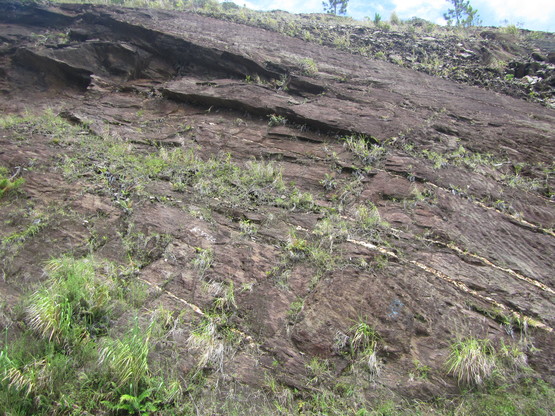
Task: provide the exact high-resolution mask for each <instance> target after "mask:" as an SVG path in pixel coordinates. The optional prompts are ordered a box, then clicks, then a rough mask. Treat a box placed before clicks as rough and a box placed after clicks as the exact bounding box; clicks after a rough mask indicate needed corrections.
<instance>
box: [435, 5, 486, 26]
mask: <svg viewBox="0 0 555 416" xmlns="http://www.w3.org/2000/svg"><path fill="white" fill-rule="evenodd" d="M448 1H449V3H451V4H452V5H453V8H452V9H449V10H447V13H444V14H443V17H444V19H445V20H447V24H448V25H452V24H453V23H454V24H455V26H459V27H469V26H478V25H480V24H481V23H482V21H481V20H480V17H479V16H478V10H476V9H474V8H473V7H472V6H471V5H470V1H469V0H448Z"/></svg>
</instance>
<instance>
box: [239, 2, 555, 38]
mask: <svg viewBox="0 0 555 416" xmlns="http://www.w3.org/2000/svg"><path fill="white" fill-rule="evenodd" d="M235 1H236V3H237V4H239V5H241V6H242V5H243V4H246V5H247V7H249V8H252V9H255V10H276V9H279V10H286V11H289V12H291V13H322V12H323V10H324V9H323V7H322V0H248V1H242V0H235ZM470 4H471V5H472V7H474V8H475V9H478V14H479V15H480V17H481V18H482V21H483V24H484V25H486V26H499V25H502V23H503V21H504V20H507V21H508V22H509V23H510V24H517V23H522V25H523V27H524V28H529V29H535V30H548V31H554V30H555V1H554V0H528V1H527V2H523V1H522V0H470ZM450 6H451V4H450V3H449V2H448V1H447V0H370V1H369V0H349V7H348V9H347V14H348V15H349V16H352V17H354V18H357V19H362V18H364V17H365V16H370V17H372V16H373V15H374V13H380V14H381V15H382V18H383V19H388V18H389V15H390V14H391V12H393V11H395V12H396V13H397V15H398V16H399V17H400V18H401V19H409V18H411V17H413V16H416V17H420V18H422V19H426V20H429V21H431V22H435V23H439V24H444V23H445V20H444V19H443V13H445V12H446V11H447V9H448V8H449V7H450Z"/></svg>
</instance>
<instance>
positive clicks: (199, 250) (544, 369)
mask: <svg viewBox="0 0 555 416" xmlns="http://www.w3.org/2000/svg"><path fill="white" fill-rule="evenodd" d="M0 42H1V45H0V65H1V66H0V76H1V77H0V90H1V94H2V100H1V101H0V107H1V110H2V112H3V117H2V122H1V123H0V165H1V166H3V167H5V168H7V169H8V174H7V176H9V177H11V178H12V180H13V179H15V178H18V177H21V178H24V179H25V183H24V184H23V185H22V186H21V188H20V189H19V191H18V192H15V193H10V194H9V195H6V196H4V197H2V200H1V201H0V207H1V211H2V226H1V228H0V237H2V243H1V246H0V250H1V251H0V253H1V261H2V263H1V270H2V276H3V279H2V281H0V290H1V291H2V298H3V299H4V300H5V304H4V306H3V309H2V310H3V314H2V321H0V323H1V324H2V326H3V327H4V328H8V329H9V332H10V334H16V333H18V332H21V331H23V330H24V328H25V325H26V324H25V322H26V320H25V318H24V317H20V318H18V317H17V316H18V315H17V308H16V306H15V305H17V303H18V301H19V299H20V298H21V297H22V296H23V295H24V294H25V293H26V292H28V291H29V290H30V289H31V290H33V289H34V288H36V287H37V286H36V285H37V284H39V283H40V282H41V281H44V280H45V279H46V276H45V274H44V273H43V271H42V270H43V267H44V264H45V261H47V260H48V259H51V258H55V257H60V256H63V255H66V254H71V255H72V256H75V257H76V258H79V257H83V256H86V255H87V254H89V253H93V254H94V256H95V257H96V258H98V259H106V260H109V261H112V262H115V263H116V264H120V265H125V266H126V267H127V269H126V270H127V272H126V273H127V274H126V275H125V276H126V277H125V279H131V280H133V281H134V282H142V284H145V285H146V287H147V297H146V299H145V300H144V304H142V305H143V306H142V309H141V311H142V312H141V313H146V311H152V310H154V309H156V308H157V307H160V306H163V308H165V309H166V310H169V311H170V312H171V317H172V319H173V322H174V325H173V327H172V330H171V334H169V335H168V341H167V344H169V345H171V351H173V353H172V354H174V355H171V354H170V352H167V351H166V350H165V349H164V348H163V347H162V346H160V347H159V348H158V349H157V351H156V354H158V355H162V356H164V355H168V356H170V355H171V357H172V358H171V359H172V360H173V361H172V363H173V368H174V369H177V370H178V371H179V373H180V374H181V375H182V376H183V377H185V375H187V374H191V373H194V369H195V368H197V367H198V366H199V365H200V366H201V367H202V368H201V369H202V370H203V371H204V374H205V375H206V376H207V377H208V378H209V380H211V381H210V382H213V383H218V382H219V383H220V384H219V386H220V387H221V389H222V390H221V391H222V392H227V393H226V394H229V392H230V391H246V392H251V393H249V394H253V395H254V393H252V392H258V393H260V396H256V397H257V399H256V400H260V401H263V400H262V399H261V398H260V397H262V396H264V397H267V396H266V395H270V396H271V395H272V394H274V395H275V397H278V399H275V400H277V402H279V403H280V404H281V405H282V406H285V407H286V406H289V405H290V406H292V408H296V409H297V410H299V411H301V413H302V408H301V407H302V405H301V404H299V403H297V404H296V405H293V404H291V403H290V402H289V401H288V400H289V399H287V397H289V396H287V394H286V393H284V392H285V391H289V390H287V389H294V390H291V391H295V392H296V393H295V394H294V395H293V396H292V397H293V398H294V399H295V400H297V399H299V397H303V395H304V394H313V393H319V392H321V391H324V389H325V388H330V389H331V388H332V387H330V386H337V385H339V384H340V383H343V384H344V385H347V384H349V385H351V384H352V385H354V386H356V391H357V396H356V397H357V398H356V400H355V399H354V398H351V399H349V400H351V401H352V402H353V403H355V402H356V403H359V401H360V402H361V403H362V402H363V401H364V400H369V399H370V398H373V397H374V396H377V395H382V394H385V393H384V392H388V393H387V394H392V395H393V396H394V397H402V398H408V399H412V398H416V399H419V400H430V399H432V398H434V397H447V396H451V395H454V394H456V393H457V392H458V391H459V387H460V386H459V383H457V380H456V379H455V377H454V376H453V374H449V373H448V371H447V370H448V369H447V368H446V365H445V363H446V360H447V358H448V356H449V353H450V346H451V345H453V343H454V342H455V341H456V340H458V339H459V340H460V339H467V338H468V337H476V338H477V339H489V340H491V343H492V345H495V346H496V348H497V347H498V346H500V345H503V344H505V345H516V346H518V349H519V351H521V354H524V355H522V356H520V355H519V357H521V358H522V357H523V359H526V361H527V362H528V364H529V366H530V367H531V369H532V371H533V374H535V375H536V376H537V377H540V378H542V379H544V380H545V381H546V382H548V383H551V384H552V383H554V382H555V380H554V379H553V372H552V364H553V361H554V358H555V357H554V351H555V337H554V334H553V327H554V326H555V309H554V308H553V303H554V290H555V288H554V282H553V273H552V270H553V263H554V256H555V254H554V253H555V234H554V232H553V227H554V225H555V209H554V206H553V187H554V186H555V179H554V178H553V176H554V160H553V157H554V148H555V146H554V144H555V140H554V139H555V137H554V129H555V114H554V112H553V110H552V109H549V108H546V107H544V106H541V105H539V104H537V103H531V102H527V101H524V100H518V99H515V98H512V97H509V96H507V95H503V94H497V93H492V92H491V91H488V90H486V89H481V88H478V87H472V86H466V85H462V84H458V83H454V82H452V81H448V80H444V79H441V78H438V77H432V76H429V75H427V74H424V73H422V72H417V71H413V70H410V69H406V68H402V67H399V66H397V65H393V64H391V63H387V62H383V61H380V60H372V59H369V58H366V57H362V56H357V55H351V54H347V53H344V52H341V51H337V50H334V49H331V48H328V47H325V46H318V45H314V44H311V43H308V42H305V41H302V40H299V39H295V38H290V37H286V36H282V35H280V34H277V33H274V32H270V31H265V30H262V29H256V28H247V27H245V26H242V25H238V24H234V23H230V22H224V21H220V20H215V19H211V18H208V17H201V16H197V15H193V14H189V13H178V12H168V11H156V10H142V9H141V10H138V9H137V10H133V9H118V8H109V7H102V6H90V5H69V4H68V5H33V4H25V5H23V4H20V3H17V2H10V1H2V2H0ZM129 270H131V271H129ZM223 293H227V294H228V296H227V297H226V296H224V295H223ZM230 294H233V295H234V296H230ZM222 299H224V300H225V299H227V304H226V306H225V308H224V306H222V302H224V301H223V300H222ZM224 303H225V302H224ZM218 305H220V306H221V307H220V308H219V307H218ZM224 309H225V311H226V312H225V314H224V313H223V311H224ZM218 310H219V311H221V312H222V313H221V314H220V315H217V314H215V312H214V311H218ZM222 315H225V325H224V324H222V320H224V318H222ZM127 319H129V313H125V312H122V315H121V316H118V317H116V318H114V319H113V322H112V324H111V325H112V326H113V327H114V328H117V327H118V325H123V323H124V322H126V320H127ZM206 320H208V321H210V322H215V325H216V327H217V328H219V329H217V330H216V332H217V331H218V330H221V331H223V330H224V329H225V330H231V331H232V333H233V334H234V337H233V340H229V339H228V337H226V336H224V335H219V336H216V337H215V340H217V341H214V342H219V343H221V350H222V356H221V357H220V359H215V358H214V357H212V358H211V359H209V360H207V361H203V360H202V358H199V355H202V351H198V350H195V348H194V347H193V346H192V345H191V342H190V339H191V338H190V334H191V333H192V331H194V330H195V328H198V325H199V322H206ZM361 323H364V324H365V325H367V326H368V328H372V331H373V332H372V333H373V334H374V335H372V336H370V335H368V339H371V340H372V341H371V344H372V346H373V349H374V351H375V353H376V354H375V355H374V356H373V359H374V360H375V361H374V362H373V363H370V364H369V363H366V364H364V365H363V364H360V360H359V358H361V357H359V356H358V354H359V351H358V350H357V348H355V347H356V346H357V344H356V342H355V340H356V338H357V325H359V326H360V324H361ZM218 345H220V344H218ZM168 348H169V347H168ZM168 351H169V350H168ZM223 351H225V354H224V353H223ZM152 359H154V358H152ZM315 359H316V360H315ZM315 363H325V365H324V364H321V367H318V366H317V364H315ZM357 363H358V364H357ZM316 367H317V368H320V369H321V368H324V369H325V370H321V371H320V372H319V373H318V371H317V369H315V368H316ZM423 369H425V371H424V370H423ZM423 372H425V377H420V376H419V375H422V373H423ZM316 373H318V374H317V375H315V374H316ZM415 375H416V376H415ZM269 379H271V380H273V381H272V383H274V384H272V383H270V382H269V381H268V380H269ZM218 380H219V381H218ZM269 385H270V386H273V387H271V388H270V387H268V386H269ZM276 386H278V387H276ZM334 391H335V390H334ZM258 393H257V394H258ZM222 394H223V393H222ZM245 394H246V393H245ZM338 394H339V393H338ZM247 396H248V395H247ZM247 396H245V397H247ZM252 397H254V396H252ZM284 397H285V398H286V399H287V400H286V399H283V402H282V401H280V400H281V399H279V398H284ZM222 400H223V399H222ZM256 400H254V401H255V402H256ZM264 400H266V399H264ZM268 400H269V401H270V402H273V399H268ZM307 406H308V405H307ZM307 409H308V408H306V409H305V410H306V412H308V411H309V410H310V409H308V410H307ZM315 413H316V412H315ZM307 414H309V413H307ZM324 414H326V413H325V412H324Z"/></svg>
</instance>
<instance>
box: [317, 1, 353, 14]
mask: <svg viewBox="0 0 555 416" xmlns="http://www.w3.org/2000/svg"><path fill="white" fill-rule="evenodd" d="M348 3H349V0H328V1H327V2H325V1H323V2H322V6H324V11H325V12H326V13H329V14H345V13H347V4H348Z"/></svg>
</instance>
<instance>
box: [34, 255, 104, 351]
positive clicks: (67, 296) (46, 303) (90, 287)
mask: <svg viewBox="0 0 555 416" xmlns="http://www.w3.org/2000/svg"><path fill="white" fill-rule="evenodd" d="M47 270H48V271H49V273H50V276H51V277H50V279H49V280H48V282H47V283H46V284H45V286H44V287H43V288H42V289H40V290H38V291H37V292H35V293H34V294H33V295H31V297H30V299H29V306H28V307H27V321H28V323H29V327H30V328H31V329H33V330H35V331H36V332H37V333H38V334H40V335H41V336H42V337H44V338H47V339H48V340H49V341H55V342H57V343H65V344H75V343H80V342H82V341H84V340H86V339H88V338H89V337H90V336H97V335H99V334H101V333H103V332H104V331H105V330H106V325H107V320H108V316H109V312H110V309H111V307H112V296H111V292H113V290H114V288H113V282H111V281H110V280H109V279H103V280H100V279H98V278H97V277H96V270H95V263H94V261H93V260H92V259H91V258H85V259H79V260H76V259H73V258H71V257H64V258H61V259H55V260H52V261H50V262H49V263H48V266H47Z"/></svg>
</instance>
